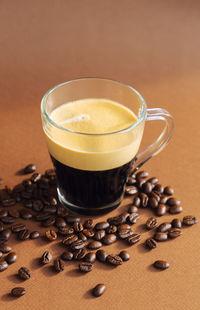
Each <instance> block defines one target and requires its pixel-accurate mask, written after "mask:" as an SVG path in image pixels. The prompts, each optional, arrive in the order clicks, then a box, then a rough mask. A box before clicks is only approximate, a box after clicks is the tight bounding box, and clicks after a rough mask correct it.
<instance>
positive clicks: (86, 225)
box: [83, 219, 93, 229]
mask: <svg viewBox="0 0 200 310" xmlns="http://www.w3.org/2000/svg"><path fill="white" fill-rule="evenodd" d="M83 226H84V228H86V229H91V228H92V227H93V220H92V219H87V220H86V221H85V222H84V224H83Z"/></svg>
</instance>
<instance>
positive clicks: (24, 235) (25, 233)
mask: <svg viewBox="0 0 200 310" xmlns="http://www.w3.org/2000/svg"><path fill="white" fill-rule="evenodd" d="M29 237H30V233H29V230H28V229H23V230H21V231H20V232H19V233H18V238H19V240H27V239H29Z"/></svg>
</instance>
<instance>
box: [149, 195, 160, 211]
mask: <svg viewBox="0 0 200 310" xmlns="http://www.w3.org/2000/svg"><path fill="white" fill-rule="evenodd" d="M148 206H149V207H150V208H152V209H155V208H157V207H158V200H157V199H156V198H154V197H150V198H149V201H148Z"/></svg>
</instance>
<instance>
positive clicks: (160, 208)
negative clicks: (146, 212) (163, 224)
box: [156, 203, 167, 216]
mask: <svg viewBox="0 0 200 310" xmlns="http://www.w3.org/2000/svg"><path fill="white" fill-rule="evenodd" d="M166 212H167V207H166V206H165V205H164V204H162V203H159V204H158V207H157V209H156V214H157V215H158V216H163V215H165V213H166Z"/></svg>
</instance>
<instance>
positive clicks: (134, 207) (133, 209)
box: [128, 197, 139, 213]
mask: <svg viewBox="0 0 200 310" xmlns="http://www.w3.org/2000/svg"><path fill="white" fill-rule="evenodd" d="M138 198H139V197H138ZM128 212H129V213H137V212H138V208H137V207H136V206H134V205H130V206H129V208H128Z"/></svg>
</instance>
